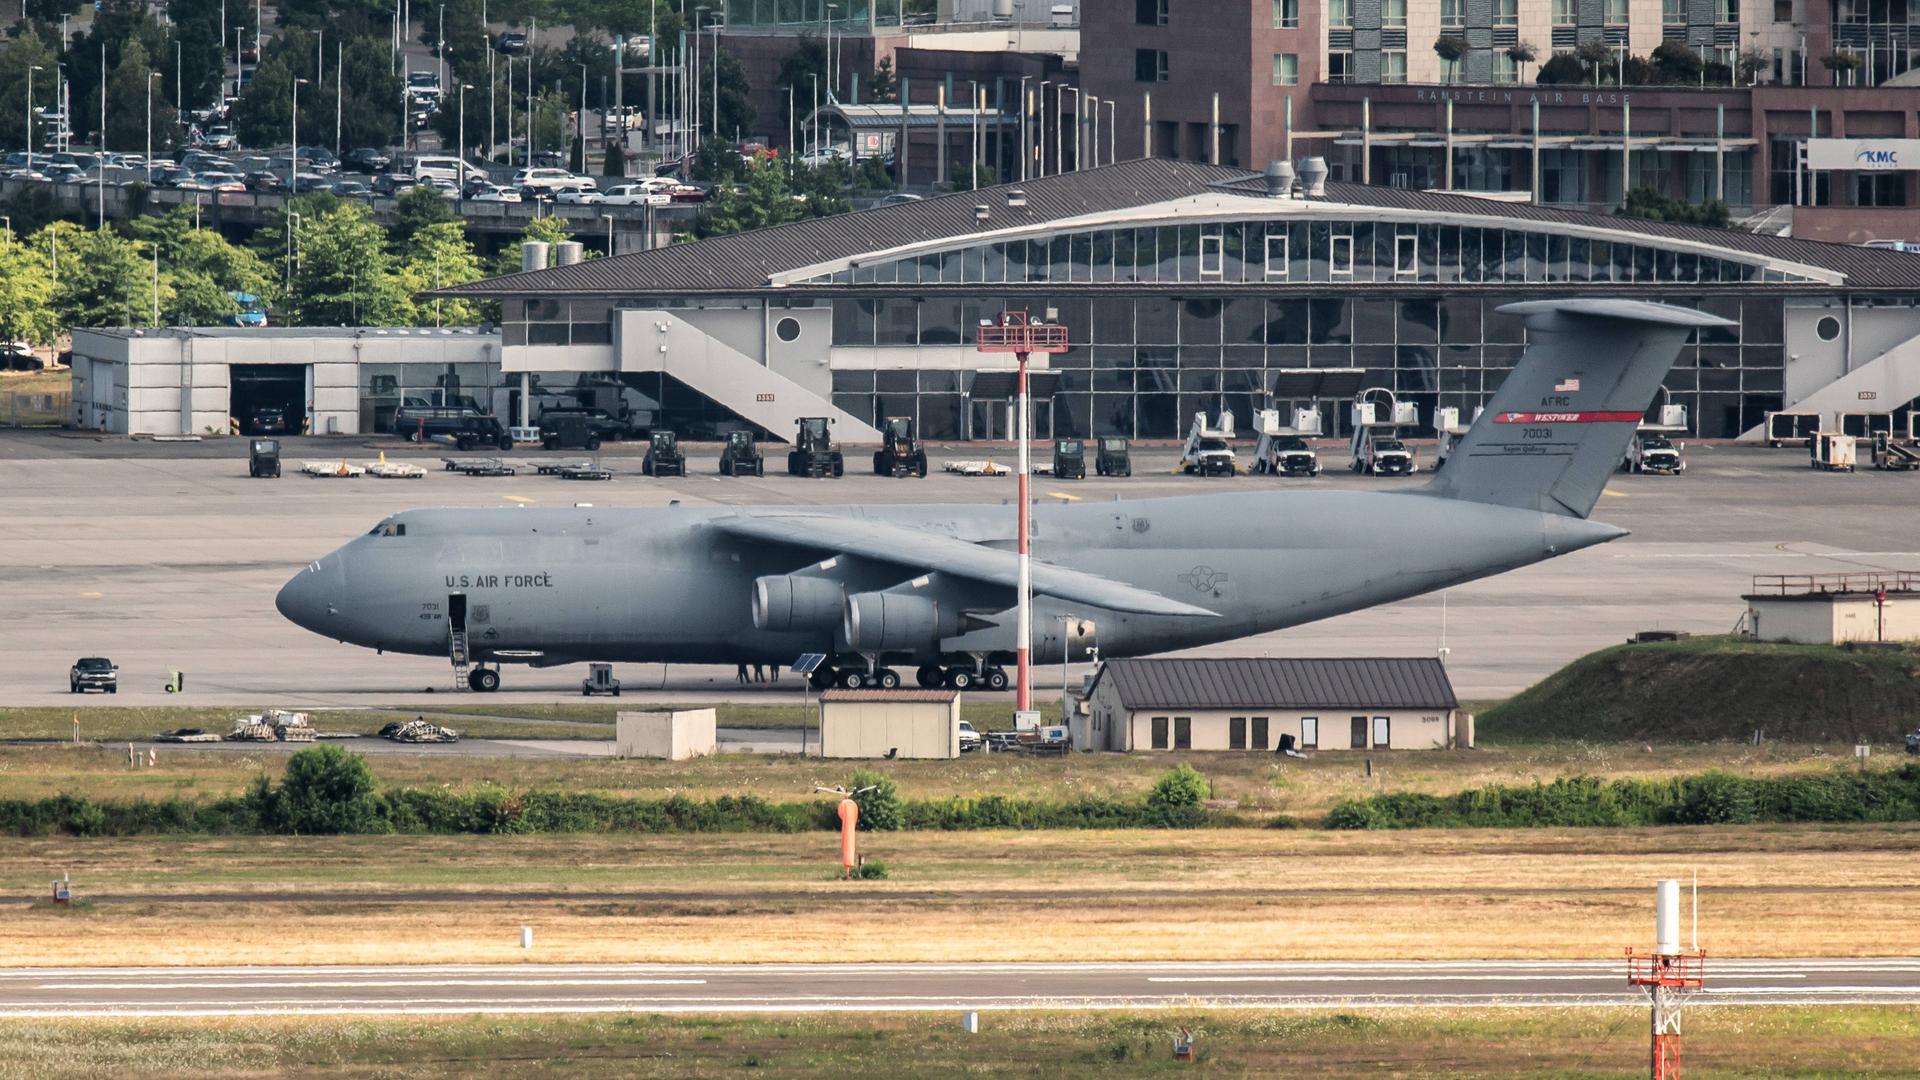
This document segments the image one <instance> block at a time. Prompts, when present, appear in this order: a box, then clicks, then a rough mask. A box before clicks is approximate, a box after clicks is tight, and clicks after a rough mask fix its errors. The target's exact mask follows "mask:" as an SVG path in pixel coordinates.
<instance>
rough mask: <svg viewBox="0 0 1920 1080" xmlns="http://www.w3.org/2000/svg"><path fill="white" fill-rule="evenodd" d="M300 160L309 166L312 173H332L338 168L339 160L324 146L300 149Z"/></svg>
mask: <svg viewBox="0 0 1920 1080" xmlns="http://www.w3.org/2000/svg"><path fill="white" fill-rule="evenodd" d="M300 160H301V161H302V162H304V163H306V164H307V165H308V166H310V167H311V168H312V169H313V171H314V172H332V171H334V170H335V169H338V168H339V167H340V159H339V158H338V157H336V156H334V153H333V151H331V150H329V149H327V148H326V147H324V146H303V147H301V148H300Z"/></svg>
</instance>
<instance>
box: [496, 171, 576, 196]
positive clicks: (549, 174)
mask: <svg viewBox="0 0 1920 1080" xmlns="http://www.w3.org/2000/svg"><path fill="white" fill-rule="evenodd" d="M511 186H512V187H516V188H519V189H520V194H522V195H525V196H528V197H543V196H544V197H547V198H551V197H553V196H555V195H558V194H559V193H560V192H562V191H581V190H587V191H591V190H594V189H595V188H596V187H597V185H596V184H594V182H593V178H592V177H590V176H575V175H573V174H572V173H570V172H568V171H567V170H565V169H548V168H542V167H535V168H531V169H521V170H520V171H519V172H516V173H514V174H513V180H512V181H511Z"/></svg>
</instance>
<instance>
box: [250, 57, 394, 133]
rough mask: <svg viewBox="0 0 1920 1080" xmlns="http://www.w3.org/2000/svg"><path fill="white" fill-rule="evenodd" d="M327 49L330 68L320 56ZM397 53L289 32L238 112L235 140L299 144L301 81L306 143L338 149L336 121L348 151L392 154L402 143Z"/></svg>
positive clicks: (257, 73) (256, 72)
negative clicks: (375, 149) (296, 86)
mask: <svg viewBox="0 0 1920 1080" xmlns="http://www.w3.org/2000/svg"><path fill="white" fill-rule="evenodd" d="M323 46H324V48H325V51H326V54H327V55H326V56H325V58H324V61H325V62H324V63H322V62H321V59H322V58H321V57H320V56H319V55H318V50H319V49H320V48H322V47H323ZM388 51H389V46H388V44H387V43H385V42H382V41H376V40H370V39H367V38H355V37H347V36H337V35H336V33H335V31H333V30H332V29H329V30H328V31H327V35H326V40H325V42H322V41H321V40H320V39H319V38H318V37H317V36H316V35H315V34H312V33H309V32H307V31H304V30H283V32H282V33H281V34H280V35H279V36H277V37H275V38H274V39H273V41H272V42H271V43H270V44H269V45H268V46H267V49H266V54H265V55H263V56H262V57H261V58H260V64H259V66H258V67H257V68H255V69H254V73H253V85H251V86H249V87H247V90H246V92H245V93H243V94H241V95H240V101H239V102H238V103H237V104H236V105H235V106H234V115H233V122H234V133H235V134H237V135H238V136H239V137H240V141H241V142H242V143H244V144H246V145H248V146H258V147H266V146H285V145H287V143H288V140H289V139H291V138H292V123H293V81H294V80H295V79H306V80H307V82H306V84H305V85H303V86H301V87H300V142H301V144H302V145H305V146H312V145H316V144H320V145H327V146H331V145H332V144H333V141H334V139H333V136H334V126H335V121H336V116H337V118H338V122H339V127H340V133H341V134H340V142H341V149H342V150H348V149H352V148H353V147H355V146H385V145H387V144H389V143H392V142H394V141H395V140H397V139H398V138H399V137H400V134H401V124H402V122H403V117H402V116H401V109H400V100H401V93H400V79H399V77H398V76H396V75H394V74H393V70H392V66H391V58H390V57H389V55H388Z"/></svg>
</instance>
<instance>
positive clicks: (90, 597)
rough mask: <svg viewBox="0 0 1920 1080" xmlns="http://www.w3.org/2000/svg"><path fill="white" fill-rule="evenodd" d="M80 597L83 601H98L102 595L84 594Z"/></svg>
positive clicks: (94, 593)
mask: <svg viewBox="0 0 1920 1080" xmlns="http://www.w3.org/2000/svg"><path fill="white" fill-rule="evenodd" d="M80 597H81V599H83V600H98V599H100V594H99V593H97V592H83V593H81V594H80Z"/></svg>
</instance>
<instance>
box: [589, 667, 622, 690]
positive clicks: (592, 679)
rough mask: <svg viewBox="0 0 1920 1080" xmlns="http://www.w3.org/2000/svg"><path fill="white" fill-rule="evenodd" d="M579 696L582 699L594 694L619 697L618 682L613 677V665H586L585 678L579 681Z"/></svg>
mask: <svg viewBox="0 0 1920 1080" xmlns="http://www.w3.org/2000/svg"><path fill="white" fill-rule="evenodd" d="M580 694H581V696H582V697H593V696H594V695H595V694H607V695H610V696H612V697H619V696H620V680H619V679H616V678H614V677H613V665H612V664H588V665H587V677H586V678H584V679H581V680H580Z"/></svg>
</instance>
